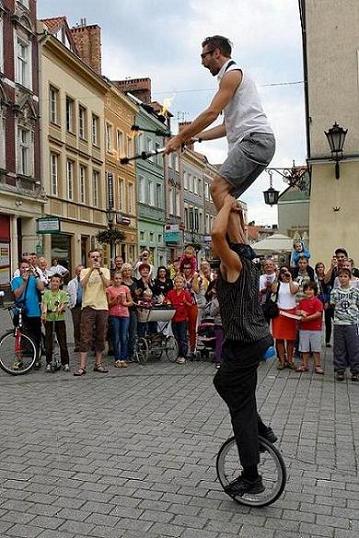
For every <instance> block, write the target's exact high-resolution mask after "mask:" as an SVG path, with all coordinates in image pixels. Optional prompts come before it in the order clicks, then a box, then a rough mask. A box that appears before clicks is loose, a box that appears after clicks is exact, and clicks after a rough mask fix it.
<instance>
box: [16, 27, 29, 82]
mask: <svg viewBox="0 0 359 538" xmlns="http://www.w3.org/2000/svg"><path fill="white" fill-rule="evenodd" d="M16 49H17V50H16V82H17V83H19V84H21V85H22V86H25V88H30V89H31V87H32V84H31V77H32V69H31V49H30V43H29V42H28V41H26V40H25V39H23V38H20V37H18V38H17V40H16Z"/></svg>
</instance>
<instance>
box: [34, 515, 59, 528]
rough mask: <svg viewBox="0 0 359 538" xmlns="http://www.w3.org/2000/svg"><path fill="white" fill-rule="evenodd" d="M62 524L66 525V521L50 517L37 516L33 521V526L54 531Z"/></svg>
mask: <svg viewBox="0 0 359 538" xmlns="http://www.w3.org/2000/svg"><path fill="white" fill-rule="evenodd" d="M62 523H64V519H61V518H58V517H48V516H36V517H35V519H33V520H32V521H31V525H35V526H36V527H42V528H44V529H52V530H56V529H58V528H59V527H60V525H62Z"/></svg>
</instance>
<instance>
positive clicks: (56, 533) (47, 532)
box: [39, 529, 81, 538]
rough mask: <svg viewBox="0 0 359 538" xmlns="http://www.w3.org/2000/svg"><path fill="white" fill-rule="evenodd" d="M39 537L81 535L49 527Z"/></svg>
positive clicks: (70, 537)
mask: <svg viewBox="0 0 359 538" xmlns="http://www.w3.org/2000/svg"><path fill="white" fill-rule="evenodd" d="M39 538H81V536H80V535H79V534H77V535H76V537H75V536H74V534H72V533H68V532H59V531H52V530H49V529H47V530H45V531H43V532H42V533H41V534H40V535H39Z"/></svg>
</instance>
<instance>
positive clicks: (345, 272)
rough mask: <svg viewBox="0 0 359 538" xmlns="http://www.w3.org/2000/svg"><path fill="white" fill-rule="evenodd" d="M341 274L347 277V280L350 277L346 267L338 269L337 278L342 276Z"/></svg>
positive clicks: (350, 274)
mask: <svg viewBox="0 0 359 538" xmlns="http://www.w3.org/2000/svg"><path fill="white" fill-rule="evenodd" d="M343 274H345V275H348V277H349V278H350V277H351V276H352V273H351V271H350V269H348V268H347V267H343V268H342V269H339V271H338V276H340V275H343Z"/></svg>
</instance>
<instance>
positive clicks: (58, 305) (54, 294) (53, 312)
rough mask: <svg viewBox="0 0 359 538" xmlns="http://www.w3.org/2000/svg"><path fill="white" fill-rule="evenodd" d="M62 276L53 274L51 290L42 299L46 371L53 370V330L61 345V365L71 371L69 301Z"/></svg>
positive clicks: (50, 283)
mask: <svg viewBox="0 0 359 538" xmlns="http://www.w3.org/2000/svg"><path fill="white" fill-rule="evenodd" d="M61 285H62V277H61V276H60V275H57V274H56V275H52V276H51V277H50V280H49V288H50V289H49V290H46V291H45V292H44V294H43V296H42V300H41V312H42V316H41V319H42V321H43V322H44V324H45V349H46V371H47V372H51V362H52V353H53V330H54V329H55V333H56V336H57V341H58V343H59V347H60V355H61V365H62V368H63V370H64V371H65V372H69V371H70V366H69V362H70V359H69V352H68V349H67V342H66V324H65V310H66V306H67V305H68V302H69V297H68V294H67V293H66V291H63V290H61V289H60V287H61Z"/></svg>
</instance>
